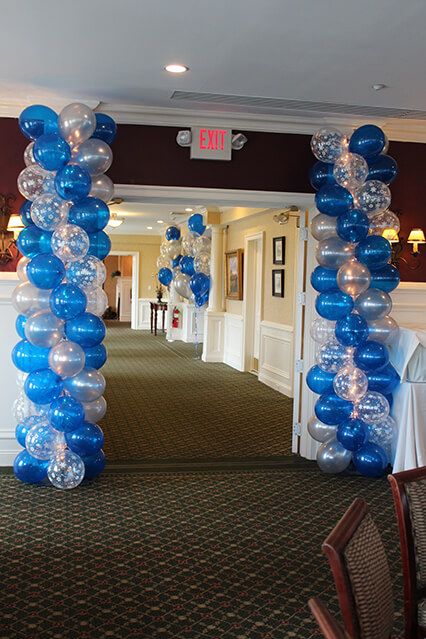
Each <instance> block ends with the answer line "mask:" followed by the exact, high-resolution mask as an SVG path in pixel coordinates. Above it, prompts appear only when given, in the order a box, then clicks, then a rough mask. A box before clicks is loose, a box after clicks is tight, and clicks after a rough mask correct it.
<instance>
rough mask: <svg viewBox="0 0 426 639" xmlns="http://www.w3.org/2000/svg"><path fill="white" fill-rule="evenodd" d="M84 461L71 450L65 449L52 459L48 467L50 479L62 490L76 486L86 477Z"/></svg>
mask: <svg viewBox="0 0 426 639" xmlns="http://www.w3.org/2000/svg"><path fill="white" fill-rule="evenodd" d="M84 471H85V468H84V462H83V460H82V459H81V457H79V456H78V455H76V454H75V453H73V452H72V451H71V450H64V451H61V452H60V453H59V454H57V455H56V456H55V457H53V458H52V459H51V460H50V463H49V465H48V467H47V476H48V478H49V481H50V482H51V483H52V484H53V486H55V488H59V489H60V490H69V489H71V488H76V487H77V486H78V485H79V484H81V482H82V481H83V479H84Z"/></svg>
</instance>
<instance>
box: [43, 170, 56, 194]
mask: <svg viewBox="0 0 426 639" xmlns="http://www.w3.org/2000/svg"><path fill="white" fill-rule="evenodd" d="M42 192H43V193H49V194H50V195H57V193H56V189H55V177H54V175H53V176H52V175H50V174H49V175H48V176H47V177H45V178H44V180H43V187H42Z"/></svg>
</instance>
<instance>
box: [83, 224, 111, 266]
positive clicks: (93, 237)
mask: <svg viewBox="0 0 426 639" xmlns="http://www.w3.org/2000/svg"><path fill="white" fill-rule="evenodd" d="M89 240H90V244H89V251H88V254H89V255H94V256H95V257H97V258H99V259H100V260H104V259H105V258H106V256H107V255H108V253H109V252H110V250H111V240H110V239H109V237H108V235H107V234H106V233H105V231H98V232H97V233H89Z"/></svg>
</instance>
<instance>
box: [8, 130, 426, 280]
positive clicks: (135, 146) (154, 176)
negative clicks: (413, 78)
mask: <svg viewBox="0 0 426 639" xmlns="http://www.w3.org/2000/svg"><path fill="white" fill-rule="evenodd" d="M178 130H179V129H177V128H174V127H154V126H138V125H130V124H124V125H120V126H119V129H118V136H117V140H116V141H115V142H114V145H113V150H114V163H113V165H112V168H111V170H110V172H109V175H110V176H111V178H112V179H113V181H114V182H116V183H118V184H149V185H166V186H188V187H190V186H194V187H210V188H229V189H251V190H256V191H287V192H296V193H309V192H312V188H311V187H310V185H309V182H308V171H309V168H310V166H311V165H312V164H313V161H314V158H313V156H312V154H311V151H310V147H309V139H310V136H307V135H292V134H280V133H260V132H254V131H248V132H246V135H247V138H248V142H247V144H246V146H245V147H244V149H243V150H242V151H234V152H233V156H232V161H231V162H217V161H207V160H190V159H189V149H187V148H181V147H179V146H178V145H177V144H176V133H177V131H178ZM0 141H1V147H0V192H5V191H12V192H17V191H16V177H17V175H18V173H19V171H21V169H22V168H23V166H24V163H23V159H22V154H23V151H24V149H25V146H26V143H27V141H26V140H25V138H24V136H23V135H22V134H21V133H20V132H19V129H18V125H17V121H16V120H14V119H11V118H3V119H0ZM390 154H391V155H392V156H393V157H394V158H395V159H396V160H397V162H398V166H399V175H398V177H397V179H396V181H395V182H394V184H393V185H392V209H393V210H394V211H395V212H397V213H398V215H399V216H400V217H401V236H402V237H404V238H406V237H407V236H408V233H409V231H410V229H411V228H413V227H419V226H420V227H422V228H424V229H425V230H426V213H425V211H426V178H425V175H426V144H414V143H407V142H392V143H391V146H390ZM420 250H421V252H422V255H421V258H420V262H421V268H420V269H419V270H416V271H412V270H409V269H408V268H407V267H406V266H405V265H404V264H403V263H401V265H400V271H401V277H402V279H403V280H412V281H426V246H422V247H420ZM403 255H404V256H405V257H406V258H407V259H408V260H409V261H410V262H412V261H413V258H412V257H411V256H410V254H409V249H405V251H404V254H403Z"/></svg>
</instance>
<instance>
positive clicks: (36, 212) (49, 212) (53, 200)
mask: <svg viewBox="0 0 426 639" xmlns="http://www.w3.org/2000/svg"><path fill="white" fill-rule="evenodd" d="M68 210H69V204H68V202H65V200H63V199H62V198H60V197H58V196H55V195H51V194H49V193H45V194H44V195H40V196H39V197H38V198H37V199H36V200H34V202H33V203H32V205H31V219H32V221H33V222H34V224H36V225H37V226H38V227H39V228H41V229H43V230H44V231H54V230H55V229H56V227H58V226H59V225H60V224H63V223H64V222H65V221H66V219H67V216H68Z"/></svg>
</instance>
